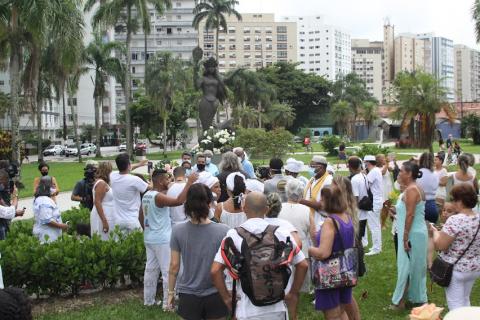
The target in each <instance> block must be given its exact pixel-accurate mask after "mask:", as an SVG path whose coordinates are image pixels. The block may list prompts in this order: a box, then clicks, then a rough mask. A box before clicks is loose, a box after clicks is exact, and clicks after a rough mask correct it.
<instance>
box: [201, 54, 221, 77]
mask: <svg viewBox="0 0 480 320" xmlns="http://www.w3.org/2000/svg"><path fill="white" fill-rule="evenodd" d="M217 67H218V63H217V60H215V58H214V57H210V58H209V59H208V60H206V61H205V62H204V63H203V68H204V69H205V72H204V75H205V76H209V75H212V76H214V75H216V74H217Z"/></svg>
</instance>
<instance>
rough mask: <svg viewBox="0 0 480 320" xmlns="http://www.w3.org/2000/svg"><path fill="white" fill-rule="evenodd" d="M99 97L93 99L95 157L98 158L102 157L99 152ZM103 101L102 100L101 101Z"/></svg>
mask: <svg viewBox="0 0 480 320" xmlns="http://www.w3.org/2000/svg"><path fill="white" fill-rule="evenodd" d="M99 99H101V97H98V96H97V97H95V98H94V105H95V135H96V136H97V143H96V145H97V150H96V154H95V156H96V157H98V158H100V157H102V151H101V150H100V146H101V144H100V138H101V135H102V134H101V130H100V101H99ZM102 100H103V99H102Z"/></svg>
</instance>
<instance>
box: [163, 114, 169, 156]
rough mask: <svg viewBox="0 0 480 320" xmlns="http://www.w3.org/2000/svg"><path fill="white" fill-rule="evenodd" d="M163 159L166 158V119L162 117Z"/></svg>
mask: <svg viewBox="0 0 480 320" xmlns="http://www.w3.org/2000/svg"><path fill="white" fill-rule="evenodd" d="M163 139H165V140H164V141H163V157H164V158H166V157H167V140H168V139H167V117H163Z"/></svg>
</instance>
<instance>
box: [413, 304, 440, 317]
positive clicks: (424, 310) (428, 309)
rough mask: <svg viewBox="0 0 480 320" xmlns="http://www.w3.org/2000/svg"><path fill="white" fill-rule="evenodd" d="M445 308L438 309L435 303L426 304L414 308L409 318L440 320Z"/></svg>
mask: <svg viewBox="0 0 480 320" xmlns="http://www.w3.org/2000/svg"><path fill="white" fill-rule="evenodd" d="M442 311H443V308H439V307H437V306H436V305H435V304H434V303H431V304H427V303H426V304H424V305H423V306H420V307H417V308H413V309H412V312H411V313H410V315H409V317H410V320H439V319H440V314H441V313H442Z"/></svg>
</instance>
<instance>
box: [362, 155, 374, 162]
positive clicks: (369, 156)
mask: <svg viewBox="0 0 480 320" xmlns="http://www.w3.org/2000/svg"><path fill="white" fill-rule="evenodd" d="M363 161H377V158H375V156H372V155H366V156H365V157H364V158H363Z"/></svg>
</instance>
